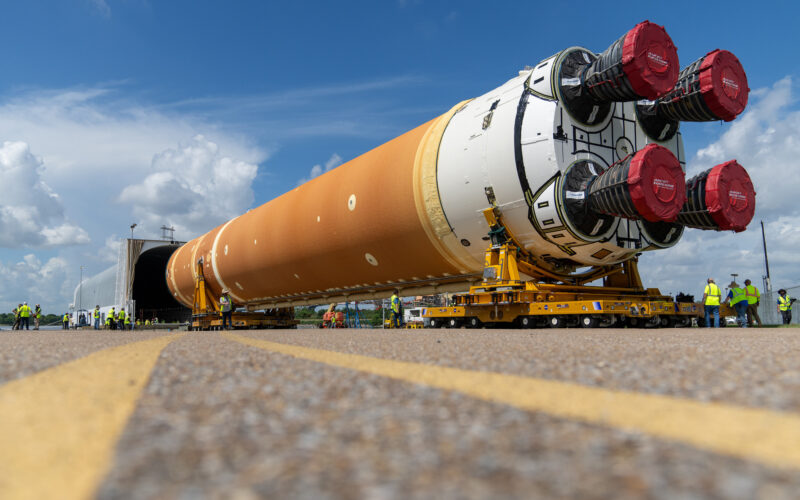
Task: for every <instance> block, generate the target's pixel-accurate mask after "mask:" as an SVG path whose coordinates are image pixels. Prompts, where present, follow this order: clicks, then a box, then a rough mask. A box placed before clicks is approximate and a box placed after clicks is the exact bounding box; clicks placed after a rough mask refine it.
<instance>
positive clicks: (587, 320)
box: [580, 316, 598, 328]
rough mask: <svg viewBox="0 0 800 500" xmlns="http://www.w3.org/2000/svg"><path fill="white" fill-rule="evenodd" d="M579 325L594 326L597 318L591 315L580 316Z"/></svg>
mask: <svg viewBox="0 0 800 500" xmlns="http://www.w3.org/2000/svg"><path fill="white" fill-rule="evenodd" d="M580 321H581V326H582V327H583V328H595V327H596V326H597V323H598V321H597V318H595V317H593V316H581V320H580Z"/></svg>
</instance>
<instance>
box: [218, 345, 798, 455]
mask: <svg viewBox="0 0 800 500" xmlns="http://www.w3.org/2000/svg"><path fill="white" fill-rule="evenodd" d="M223 336H225V337H226V338H228V339H230V340H234V341H237V342H240V343H243V344H247V345H251V346H254V347H258V348H261V349H264V350H267V351H272V352H275V353H281V354H287V355H289V356H294V357H296V358H301V359H306V360H311V361H317V362H320V363H325V364H328V365H332V366H338V367H342V368H348V369H351V370H358V371H361V372H366V373H371V374H375V375H381V376H384V377H390V378H393V379H397V380H402V381H406V382H413V383H416V384H422V385H425V386H429V387H434V388H438V389H445V390H452V391H458V392H460V393H463V394H466V395H469V396H471V397H475V398H478V399H483V400H487V401H493V402H497V403H503V404H507V405H511V406H514V407H517V408H521V409H524V410H528V411H538V412H543V413H547V414H549V415H553V416H556V417H562V418H567V419H572V420H578V421H582V422H587V423H591V424H599V425H604V426H609V427H616V428H620V429H625V430H630V431H639V432H643V433H646V434H649V435H652V436H655V437H658V438H663V439H667V440H674V441H679V442H682V443H686V444H689V445H692V446H695V447H697V448H702V449H705V450H709V451H712V452H715V453H721V454H725V455H732V456H735V457H741V458H744V459H747V460H754V461H758V462H762V463H764V464H767V465H771V466H776V467H789V468H800V415H796V414H790V413H780V412H775V411H770V410H765V409H754V408H745V407H738V406H733V405H725V404H719V403H703V402H699V401H694V400H690V399H681V398H675V397H669V396H659V395H655V394H644V393H635V392H625V391H615V390H609V389H601V388H596V387H588V386H582V385H578V384H573V383H569V382H558V381H552V380H544V379H536V378H529V377H521V376H516V375H505V374H500V373H491V372H476V371H468V370H461V369H456V368H447V367H443V366H432V365H425V364H420V363H407V362H402V361H392V360H386V359H379V358H372V357H367V356H360V355H354V354H344V353H339V352H333V351H325V350H320V349H312V348H307V347H300V346H294V345H288V344H279V343H275V342H269V341H266V340H258V339H252V338H249V337H242V336H240V335H234V334H230V333H223Z"/></svg>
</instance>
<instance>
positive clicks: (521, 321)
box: [517, 316, 534, 328]
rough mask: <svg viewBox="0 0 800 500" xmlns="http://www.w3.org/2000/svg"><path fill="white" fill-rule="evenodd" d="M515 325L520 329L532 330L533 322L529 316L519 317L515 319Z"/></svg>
mask: <svg viewBox="0 0 800 500" xmlns="http://www.w3.org/2000/svg"><path fill="white" fill-rule="evenodd" d="M517 324H518V325H519V327H520V328H533V326H534V321H533V318H531V317H530V316H520V317H519V318H517Z"/></svg>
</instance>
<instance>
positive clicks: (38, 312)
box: [33, 304, 42, 330]
mask: <svg viewBox="0 0 800 500" xmlns="http://www.w3.org/2000/svg"><path fill="white" fill-rule="evenodd" d="M40 321H42V306H40V305H39V304H36V307H35V308H34V310H33V329H34V330H38V329H39V322H40Z"/></svg>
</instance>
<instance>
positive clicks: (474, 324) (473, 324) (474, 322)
mask: <svg viewBox="0 0 800 500" xmlns="http://www.w3.org/2000/svg"><path fill="white" fill-rule="evenodd" d="M481 326H482V323H481V320H479V319H478V318H475V317H472V318H469V319H468V320H467V327H469V328H480V327H481Z"/></svg>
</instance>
